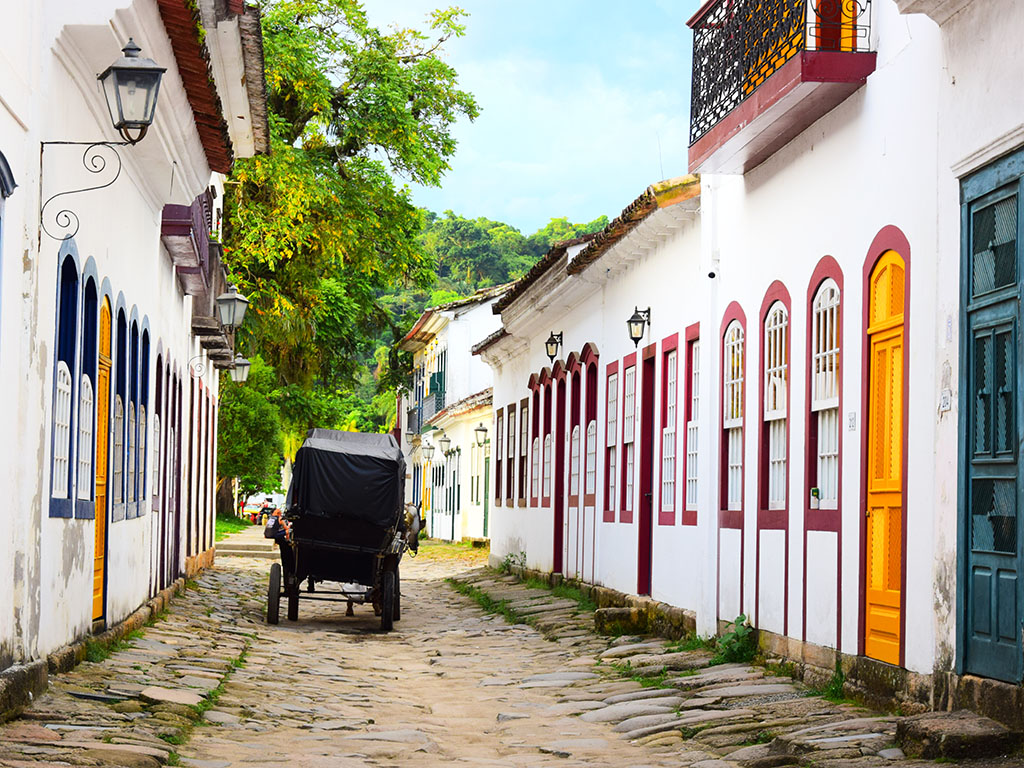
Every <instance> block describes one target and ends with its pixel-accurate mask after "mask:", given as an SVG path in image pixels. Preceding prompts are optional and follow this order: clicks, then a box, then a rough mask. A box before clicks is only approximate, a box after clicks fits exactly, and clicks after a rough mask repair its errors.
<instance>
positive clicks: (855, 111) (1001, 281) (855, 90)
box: [477, 0, 1024, 725]
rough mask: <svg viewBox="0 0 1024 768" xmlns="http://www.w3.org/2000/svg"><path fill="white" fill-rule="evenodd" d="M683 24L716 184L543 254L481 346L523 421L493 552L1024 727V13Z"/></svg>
mask: <svg viewBox="0 0 1024 768" xmlns="http://www.w3.org/2000/svg"><path fill="white" fill-rule="evenodd" d="M690 26H691V27H692V28H693V29H694V32H695V38H694V78H693V83H694V93H693V106H692V109H693V112H692V117H691V141H692V143H691V147H690V171H691V172H694V173H699V174H700V177H699V179H698V178H697V177H691V178H683V179H677V180H673V181H670V182H665V183H663V184H661V185H655V186H653V187H651V188H650V189H649V190H648V191H646V192H645V193H644V194H642V195H641V196H640V197H639V198H638V199H637V200H636V201H635V202H634V203H633V204H632V205H631V206H630V207H629V208H627V209H626V211H625V212H624V213H623V216H622V217H620V219H619V220H617V221H616V222H613V223H612V224H611V225H610V226H609V227H608V228H607V229H606V230H605V231H604V232H602V233H599V234H598V236H597V237H596V238H595V239H594V240H593V241H591V242H590V243H587V244H585V245H582V246H576V247H574V248H569V249H567V250H561V251H560V250H559V249H555V250H553V251H552V252H551V253H549V255H548V256H547V257H546V258H545V259H544V260H542V261H541V262H540V264H538V267H537V268H536V269H535V270H534V272H533V273H531V274H530V275H528V276H527V277H526V278H524V279H523V280H522V281H520V282H519V283H518V284H516V285H514V286H513V288H512V289H511V290H510V292H509V293H508V294H507V295H506V296H505V297H504V298H503V299H502V300H501V301H499V302H498V304H497V308H498V310H499V311H500V312H501V314H502V322H503V331H502V332H501V333H499V334H495V335H493V336H492V337H491V338H489V339H488V340H487V341H486V342H484V343H482V344H480V345H478V347H477V352H479V353H480V354H482V356H483V357H484V358H485V359H486V360H487V361H488V362H489V363H490V364H491V366H492V368H493V369H494V371H495V381H494V399H495V403H496V404H498V405H499V406H500V405H501V404H503V403H506V404H510V403H511V404H515V403H520V402H523V401H524V399H525V400H526V401H527V402H528V403H529V404H530V408H531V411H530V413H531V417H530V427H529V442H528V444H527V456H528V461H527V465H528V467H529V469H528V473H527V479H526V480H525V482H524V481H522V480H521V479H520V478H519V477H518V476H517V475H516V474H515V473H514V472H510V471H508V467H507V466H506V465H505V464H504V463H503V462H502V460H501V458H500V457H498V456H497V455H496V457H495V469H496V471H497V475H501V476H502V480H501V481H499V480H495V481H494V485H495V486H497V485H498V483H499V482H504V484H505V486H504V487H505V488H506V489H511V487H514V488H515V491H514V493H513V492H512V491H511V490H507V491H506V492H504V493H502V494H500V496H501V497H502V498H496V499H495V502H496V504H495V509H494V514H493V532H492V558H494V559H495V560H500V559H501V558H502V557H504V556H505V555H506V554H517V553H519V552H525V554H526V559H527V562H528V564H529V565H530V566H532V567H535V568H540V569H544V570H554V571H559V572H563V573H565V574H567V575H569V576H575V577H578V578H582V579H584V580H586V581H591V582H595V583H599V584H603V585H607V586H610V587H613V588H616V589H619V590H621V591H623V592H626V593H633V594H641V595H644V594H649V595H651V597H652V598H654V599H656V600H661V601H664V602H666V603H670V604H672V605H676V606H681V607H683V608H684V609H686V610H688V611H692V612H693V615H694V618H695V621H696V626H697V629H698V631H699V632H700V633H702V634H710V633H713V632H715V631H717V630H718V629H719V627H720V626H721V622H724V621H730V620H732V619H733V618H735V617H736V616H737V615H738V614H741V613H742V614H745V615H747V616H749V617H750V618H751V620H752V621H753V622H754V623H755V624H756V625H757V626H758V628H759V629H760V630H761V636H762V640H763V642H766V643H767V644H768V645H769V646H770V647H771V648H772V651H773V652H774V653H779V654H784V655H786V656H788V657H790V658H793V659H795V660H797V661H800V662H805V663H807V664H809V665H812V666H815V667H818V668H821V669H832V668H833V666H834V664H835V662H836V661H837V660H840V661H841V662H842V663H843V665H844V668H845V670H846V674H847V677H848V679H850V680H851V681H852V682H854V683H855V684H859V685H864V686H868V687H870V686H872V685H882V686H883V687H884V686H889V687H891V688H892V689H895V690H897V691H898V692H899V695H901V696H905V697H907V698H908V699H913V700H915V701H917V702H919V703H924V704H926V705H929V706H935V707H944V706H961V705H965V704H970V705H971V706H974V707H977V708H980V709H982V710H985V711H988V712H991V713H993V714H994V715H996V716H1002V717H1003V718H1004V719H1006V717H1007V715H1006V713H1007V712H1010V713H1014V712H1016V713H1017V714H1016V715H1012V717H1013V718H1016V720H1018V721H1021V720H1024V712H1021V711H1020V708H1019V706H1016V705H1013V706H1009V707H1007V706H1004V705H1005V704H1006V703H1007V702H1011V703H1012V702H1014V701H1016V699H1015V698H1014V696H1016V693H1015V692H1016V691H1017V690H1018V688H1017V687H1016V684H1018V683H1020V681H1021V679H1022V675H1024V651H1022V648H1021V633H1020V631H1019V627H1020V620H1021V617H1022V616H1024V584H1022V580H1021V578H1020V577H1019V574H1020V572H1021V568H1022V563H1021V558H1022V557H1024V544H1022V536H1024V526H1020V525H1018V524H1017V520H1016V518H1017V514H1018V512H1017V510H1018V507H1019V506H1020V503H1021V502H1020V499H1021V494H1022V490H1024V483H1022V478H1021V477H1020V471H1021V469H1020V464H1019V463H1018V458H1017V451H1018V447H1019V445H1020V443H1021V439H1022V437H1024V431H1022V430H1024V415H1022V412H1021V403H1022V402H1024V398H1022V397H1021V396H1020V394H1019V392H1018V391H1017V389H1016V388H1017V386H1018V384H1017V382H1018V381H1020V380H1021V368H1020V361H1021V354H1020V353H1021V350H1020V345H1021V342H1020V341H1019V338H1018V335H1017V334H1018V331H1017V328H1018V327H1019V326H1020V323H1021V318H1020V316H1019V315H1020V311H1021V310H1020V308H1019V306H1020V305H1019V300H1018V296H1019V294H1020V290H1021V275H1022V274H1024V269H1022V267H1024V254H1022V247H1021V244H1020V240H1019V239H1018V237H1017V229H1018V222H1019V221H1020V220H1021V206H1020V202H1019V201H1020V199H1021V197H1022V192H1024V190H1021V188H1020V187H1021V179H1022V178H1024V159H1022V158H1024V153H1021V151H1020V149H1021V147H1022V146H1024V103H1022V102H1021V100H1020V99H1019V93H1018V91H1019V85H1018V83H1017V79H1018V78H1017V75H1019V73H1020V72H1021V71H1024V53H1022V52H1021V49H1020V46H1019V45H1017V44H1016V42H1015V40H1016V39H1017V38H1018V37H1019V36H1020V34H1021V33H1022V32H1024V8H1022V7H1021V6H1020V4H1018V3H1013V2H1010V0H1001V1H1000V2H995V3H979V2H972V1H971V0H874V2H871V1H870V0H860V2H859V3H841V4H840V3H825V2H820V3H818V2H806V3H805V2H802V1H801V0H780V2H778V3H772V4H761V3H753V2H744V1H743V0H741V1H740V2H729V1H728V0H710V2H708V3H705V5H704V6H703V7H702V9H701V10H700V11H699V12H698V14H697V15H696V16H695V17H694V18H693V19H691V21H690ZM680 190H689V191H688V192H686V193H685V195H683V197H684V198H685V199H682V200H676V199H675V198H676V197H678V196H679V195H678V191H680ZM648 306H649V307H650V310H651V312H650V323H649V324H647V325H646V326H645V332H646V335H645V337H644V339H643V340H642V342H641V343H640V345H639V346H638V347H636V348H634V345H633V342H632V341H630V339H629V338H628V336H627V333H626V320H627V318H629V317H630V315H631V314H632V313H633V310H634V308H635V307H636V308H639V309H641V310H643V309H646V308H647V307H648ZM551 331H554V332H556V333H559V332H560V333H561V334H562V338H563V344H562V347H561V349H560V350H559V354H558V355H557V357H556V360H555V361H553V364H552V363H551V362H549V361H548V359H547V358H546V356H545V350H544V345H545V341H546V340H547V338H548V336H549V334H550V332H551ZM517 435H518V433H513V434H512V435H511V437H512V438H513V442H512V443H511V444H510V443H508V442H506V444H505V446H504V447H503V449H504V456H508V455H510V452H511V455H518V452H521V451H522V438H521V437H520V438H519V442H515V441H514V439H515V438H516V436H517ZM496 450H497V448H496ZM497 475H496V476H497ZM506 497H511V498H513V499H519V498H526V499H528V500H529V503H528V506H527V511H526V512H525V513H524V512H523V511H521V510H519V509H518V508H516V507H515V505H512V506H511V507H510V506H509V505H508V504H507V503H506ZM498 502H500V505H499V503H498ZM997 680H1001V681H1006V682H1007V683H1011V684H1013V685H1005V686H1000V685H999V684H997V683H996V682H995V681H997ZM1016 724H1017V725H1019V724H1020V722H1017V723H1016Z"/></svg>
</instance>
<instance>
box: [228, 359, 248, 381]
mask: <svg viewBox="0 0 1024 768" xmlns="http://www.w3.org/2000/svg"><path fill="white" fill-rule="evenodd" d="M250 365H251V363H250V362H249V361H248V360H246V359H245V358H244V357H242V356H241V355H235V367H234V368H232V369H231V380H232V381H233V382H235V383H236V384H244V383H245V380H246V379H248V378H249V367H250Z"/></svg>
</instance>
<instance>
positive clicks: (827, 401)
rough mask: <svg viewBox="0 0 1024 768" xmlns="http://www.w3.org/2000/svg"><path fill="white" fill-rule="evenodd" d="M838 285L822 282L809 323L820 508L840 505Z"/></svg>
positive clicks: (812, 408)
mask: <svg viewBox="0 0 1024 768" xmlns="http://www.w3.org/2000/svg"><path fill="white" fill-rule="evenodd" d="M839 305H840V295H839V286H838V285H836V282H835V281H834V280H832V279H831V278H829V279H827V280H825V281H824V282H823V283H822V284H821V287H820V288H818V292H817V294H816V295H815V297H814V303H813V305H812V320H811V323H812V325H811V355H812V360H811V376H812V378H811V411H816V412H817V419H818V467H817V469H818V476H817V485H818V493H819V500H818V506H819V507H820V508H821V509H836V508H837V507H838V504H839Z"/></svg>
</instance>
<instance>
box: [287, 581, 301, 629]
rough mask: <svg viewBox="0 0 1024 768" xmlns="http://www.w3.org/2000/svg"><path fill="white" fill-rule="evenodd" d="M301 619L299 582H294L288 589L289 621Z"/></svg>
mask: <svg viewBox="0 0 1024 768" xmlns="http://www.w3.org/2000/svg"><path fill="white" fill-rule="evenodd" d="M298 620H299V584H298V582H296V583H295V584H292V586H291V588H290V589H289V590H288V621H298Z"/></svg>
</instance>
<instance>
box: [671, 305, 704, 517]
mask: <svg viewBox="0 0 1024 768" xmlns="http://www.w3.org/2000/svg"><path fill="white" fill-rule="evenodd" d="M685 340H686V365H685V366H684V368H683V370H684V371H685V372H686V373H685V374H684V375H685V376H686V381H685V382H684V384H683V397H684V398H686V399H685V400H684V401H683V403H684V407H683V410H684V413H685V414H686V418H684V419H683V452H682V453H683V473H682V477H683V488H682V492H681V493H680V495H679V497H680V499H682V506H683V514H682V516H681V519H680V522H681V523H682V524H683V525H696V524H697V509H689V508H688V507H687V504H686V493H687V488H686V483H687V477H688V473H687V470H688V469H689V466H688V457H689V454H690V448H691V446H690V444H689V438H690V435H689V430H688V429H687V427H686V425H687V424H688V423H689V422H690V421H692V420H694V419H696V418H697V416H698V415H699V414H696V413H693V412H692V409H693V348H694V347H695V346H696V345H697V344H698V343H699V342H700V323H694V324H693V325H689V326H687V327H686V332H685ZM678 359H679V358H678V357H676V360H677V361H678ZM677 386H678V385H677ZM705 391H706V390H705ZM678 408H679V406H678V405H677V406H676V410H677V412H678ZM699 424H700V422H699V421H698V427H697V430H698V432H699V431H700V426H699ZM676 434H677V435H678V434H679V433H678V432H677V433H676ZM678 460H679V456H678V454H677V455H676V461H678ZM697 504H698V509H699V505H700V497H699V496H698V499H697Z"/></svg>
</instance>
